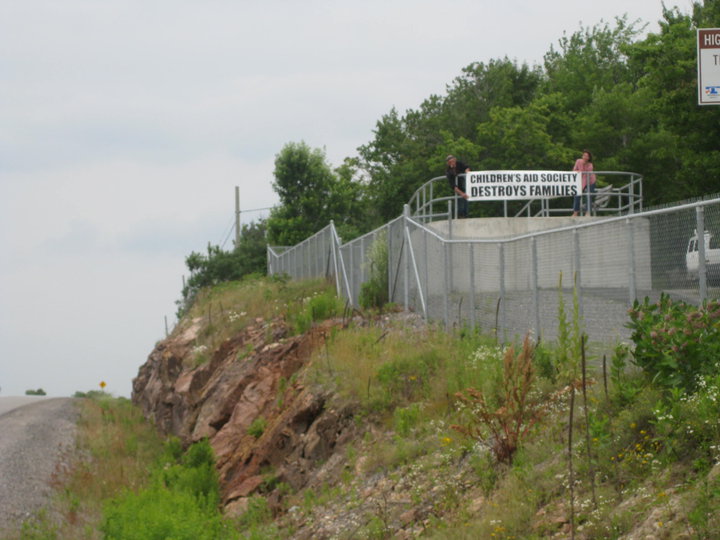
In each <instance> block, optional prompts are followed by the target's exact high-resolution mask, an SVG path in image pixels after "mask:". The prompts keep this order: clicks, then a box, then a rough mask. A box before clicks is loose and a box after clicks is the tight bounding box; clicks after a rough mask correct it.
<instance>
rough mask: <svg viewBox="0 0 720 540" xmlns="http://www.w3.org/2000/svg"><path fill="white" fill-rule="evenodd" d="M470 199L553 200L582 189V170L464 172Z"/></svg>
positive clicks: (578, 193)
mask: <svg viewBox="0 0 720 540" xmlns="http://www.w3.org/2000/svg"><path fill="white" fill-rule="evenodd" d="M465 182H466V187H467V190H466V193H467V194H468V196H469V200H471V201H508V200H516V199H554V198H556V197H572V196H574V195H580V193H581V192H582V179H581V178H580V173H578V172H569V171H479V172H469V173H466V175H465Z"/></svg>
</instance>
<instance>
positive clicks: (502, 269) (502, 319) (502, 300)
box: [498, 242, 507, 343]
mask: <svg viewBox="0 0 720 540" xmlns="http://www.w3.org/2000/svg"><path fill="white" fill-rule="evenodd" d="M498 251H499V253H498V256H499V257H500V299H499V301H500V326H502V342H503V343H505V340H506V339H507V335H506V334H507V325H506V323H505V243H504V242H500V243H499V244H498Z"/></svg>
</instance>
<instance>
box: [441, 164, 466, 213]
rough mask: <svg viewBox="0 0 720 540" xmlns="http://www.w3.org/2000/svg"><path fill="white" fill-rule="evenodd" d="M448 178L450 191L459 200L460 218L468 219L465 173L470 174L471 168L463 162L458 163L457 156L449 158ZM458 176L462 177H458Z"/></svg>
mask: <svg viewBox="0 0 720 540" xmlns="http://www.w3.org/2000/svg"><path fill="white" fill-rule="evenodd" d="M446 163H447V169H445V176H447V179H448V184H449V185H450V189H451V190H452V191H453V193H454V194H455V195H457V196H458V197H459V198H458V199H457V214H458V217H461V218H466V217H467V214H468V194H467V193H465V173H468V172H470V166H469V165H465V164H464V163H463V162H462V161H458V160H457V158H456V157H455V156H448V157H447V159H446ZM458 175H460V176H459V177H458Z"/></svg>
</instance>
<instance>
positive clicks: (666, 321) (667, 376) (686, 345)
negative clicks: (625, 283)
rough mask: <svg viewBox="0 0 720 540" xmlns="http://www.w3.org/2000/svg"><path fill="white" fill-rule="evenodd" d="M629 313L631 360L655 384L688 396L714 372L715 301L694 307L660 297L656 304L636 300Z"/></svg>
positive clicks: (719, 308)
mask: <svg viewBox="0 0 720 540" xmlns="http://www.w3.org/2000/svg"><path fill="white" fill-rule="evenodd" d="M629 314H630V322H629V323H628V327H629V328H630V329H631V330H632V340H633V342H634V343H635V352H634V361H635V363H636V364H637V365H638V366H640V367H641V368H642V369H643V371H645V373H646V374H648V375H649V376H650V377H651V378H652V380H653V381H654V382H655V383H657V384H659V385H660V386H663V387H666V388H673V387H680V388H682V389H683V390H685V391H686V392H690V393H691V392H693V391H694V390H695V388H696V386H697V380H698V377H702V376H705V375H710V374H713V373H716V372H718V360H717V359H718V358H720V324H718V322H720V302H719V301H712V302H708V303H705V304H703V305H702V306H700V307H699V308H698V307H695V306H692V305H688V304H685V303H684V302H673V301H672V300H671V299H670V297H669V296H668V295H666V294H662V295H661V296H660V300H659V301H658V302H657V303H650V301H649V300H648V298H647V297H646V298H645V301H644V302H643V303H642V304H640V303H639V302H637V301H636V302H635V304H634V305H633V307H632V309H631V310H630V312H629Z"/></svg>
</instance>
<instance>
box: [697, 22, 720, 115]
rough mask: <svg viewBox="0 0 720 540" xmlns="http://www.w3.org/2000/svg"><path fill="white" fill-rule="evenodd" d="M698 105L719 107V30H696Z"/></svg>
mask: <svg viewBox="0 0 720 540" xmlns="http://www.w3.org/2000/svg"><path fill="white" fill-rule="evenodd" d="M697 59H698V104H699V105H720V28H698V31H697Z"/></svg>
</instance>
